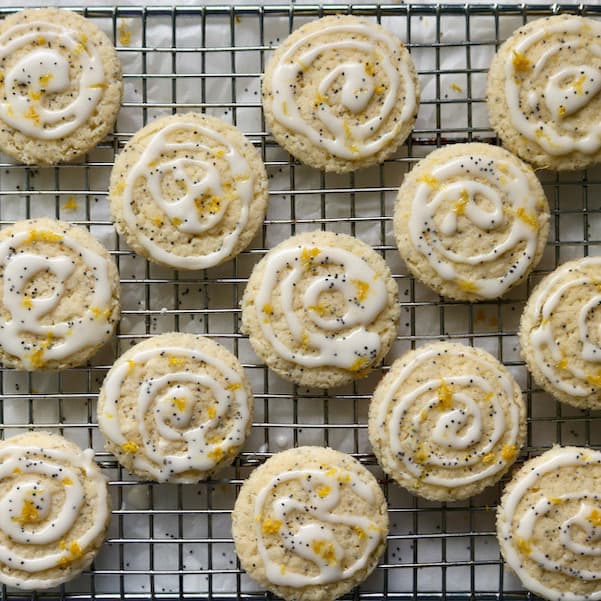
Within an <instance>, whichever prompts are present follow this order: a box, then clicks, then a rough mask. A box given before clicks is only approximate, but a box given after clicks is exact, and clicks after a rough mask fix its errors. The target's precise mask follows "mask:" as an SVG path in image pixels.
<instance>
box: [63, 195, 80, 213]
mask: <svg viewBox="0 0 601 601" xmlns="http://www.w3.org/2000/svg"><path fill="white" fill-rule="evenodd" d="M77 208H78V205H77V202H76V200H75V198H73V196H69V197H68V198H67V201H66V202H65V204H64V205H63V209H65V210H67V211H75V209H77Z"/></svg>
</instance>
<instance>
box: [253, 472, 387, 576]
mask: <svg viewBox="0 0 601 601" xmlns="http://www.w3.org/2000/svg"><path fill="white" fill-rule="evenodd" d="M290 482H297V483H298V484H299V485H300V487H301V488H302V493H301V495H298V494H285V493H284V494H282V493H280V494H278V487H279V486H281V485H286V484H288V483H290ZM351 491H352V492H351ZM344 494H355V495H357V496H358V497H359V498H360V499H362V500H363V501H365V502H366V503H368V504H370V505H374V504H375V501H376V499H375V495H374V493H373V490H372V489H371V487H370V486H369V485H368V484H367V483H366V482H363V481H362V480H361V479H360V478H359V477H358V476H357V475H356V474H354V473H352V472H350V471H346V470H338V469H336V468H331V469H329V470H326V471H322V470H317V469H304V470H293V471H289V472H283V473H281V474H279V475H277V476H275V477H273V478H272V479H271V481H270V482H269V483H268V484H267V485H265V486H264V487H263V488H261V490H259V492H258V493H257V495H256V498H255V505H254V518H255V534H256V537H257V544H258V548H259V553H260V555H261V559H262V560H263V563H264V566H265V573H266V576H267V578H268V580H270V581H271V582H272V583H273V584H276V585H283V586H291V587H295V588H298V587H304V586H315V585H320V584H329V583H331V582H337V581H339V580H344V579H347V578H351V577H352V576H353V574H355V573H356V572H357V571H359V570H361V569H363V568H365V567H366V566H367V562H368V559H369V558H370V555H371V554H372V553H373V551H374V550H375V549H376V547H377V546H378V544H379V543H380V541H381V540H382V531H381V529H380V528H378V526H377V524H376V523H375V522H373V521H372V520H370V519H369V518H368V517H365V516H363V515H356V514H355V515H353V514H348V513H340V512H338V511H336V509H337V507H338V505H339V502H340V498H341V495H344ZM303 496H304V497H306V499H304V498H303ZM296 513H300V514H301V515H302V516H303V517H304V519H305V521H304V523H303V524H302V525H301V526H300V527H298V528H295V524H294V521H295V520H294V517H293V516H294V514H296ZM309 518H310V519H309ZM333 527H339V528H340V527H346V528H345V529H346V530H347V531H348V534H349V535H352V536H353V538H354V539H356V540H357V544H358V546H359V547H360V549H361V551H360V553H359V556H358V557H357V559H355V561H353V562H352V563H349V562H348V559H347V556H348V555H349V554H350V553H351V548H350V547H349V546H348V543H347V544H345V545H344V546H343V544H341V541H338V540H337V538H336V535H335V533H334V531H333ZM266 535H269V536H270V537H271V538H273V537H275V538H276V541H277V542H276V543H273V542H270V543H266V542H265V538H266ZM272 544H276V545H277V546H278V547H281V546H283V548H285V549H286V550H287V551H289V552H291V553H293V554H295V555H296V556H298V557H300V558H302V559H304V560H306V561H307V562H309V563H311V564H313V565H314V566H315V567H316V568H317V570H318V573H317V574H315V575H308V574H307V573H306V572H305V573H300V572H296V571H292V570H289V569H282V566H281V565H280V564H278V563H277V562H276V561H274V560H273V559H272V558H271V557H270V553H269V547H270V546H271V545H272ZM345 559H347V560H346V561H345Z"/></svg>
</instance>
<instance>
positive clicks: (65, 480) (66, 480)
mask: <svg viewBox="0 0 601 601" xmlns="http://www.w3.org/2000/svg"><path fill="white" fill-rule="evenodd" d="M63 484H64V485H65V486H72V485H73V480H71V478H63Z"/></svg>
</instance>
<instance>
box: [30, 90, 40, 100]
mask: <svg viewBox="0 0 601 601" xmlns="http://www.w3.org/2000/svg"><path fill="white" fill-rule="evenodd" d="M27 95H28V96H29V97H30V98H31V99H32V100H39V99H40V98H41V97H42V92H39V91H38V92H36V91H35V90H29V92H27Z"/></svg>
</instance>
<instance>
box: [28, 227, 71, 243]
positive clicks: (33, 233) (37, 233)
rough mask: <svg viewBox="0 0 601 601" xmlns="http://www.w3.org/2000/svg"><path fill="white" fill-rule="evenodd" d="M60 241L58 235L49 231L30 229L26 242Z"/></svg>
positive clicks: (60, 238)
mask: <svg viewBox="0 0 601 601" xmlns="http://www.w3.org/2000/svg"><path fill="white" fill-rule="evenodd" d="M62 239H63V237H62V236H61V235H60V234H55V233H54V232H51V231H50V230H36V229H32V230H30V231H29V236H28V237H27V242H60V241H61V240H62Z"/></svg>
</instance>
